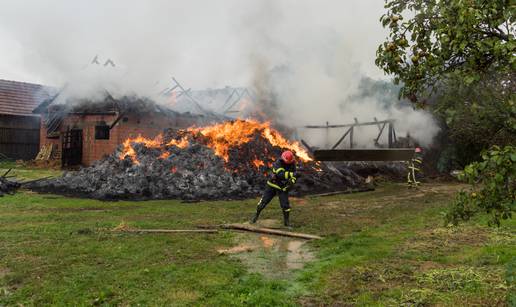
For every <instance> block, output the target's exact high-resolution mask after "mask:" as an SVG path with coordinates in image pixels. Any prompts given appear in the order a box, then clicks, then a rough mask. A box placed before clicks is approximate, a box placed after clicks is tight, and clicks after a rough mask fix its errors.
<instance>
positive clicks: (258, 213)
mask: <svg viewBox="0 0 516 307" xmlns="http://www.w3.org/2000/svg"><path fill="white" fill-rule="evenodd" d="M264 208H265V205H264V204H263V203H262V202H260V203H258V206H257V207H256V213H255V214H254V216H253V218H252V219H251V224H254V223H256V221H258V218H259V217H260V213H261V212H262V210H263V209H264Z"/></svg>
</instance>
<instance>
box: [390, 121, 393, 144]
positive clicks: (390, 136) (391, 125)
mask: <svg viewBox="0 0 516 307" xmlns="http://www.w3.org/2000/svg"><path fill="white" fill-rule="evenodd" d="M392 130H393V129H392V122H389V148H392V143H393V142H392V136H393V135H392Z"/></svg>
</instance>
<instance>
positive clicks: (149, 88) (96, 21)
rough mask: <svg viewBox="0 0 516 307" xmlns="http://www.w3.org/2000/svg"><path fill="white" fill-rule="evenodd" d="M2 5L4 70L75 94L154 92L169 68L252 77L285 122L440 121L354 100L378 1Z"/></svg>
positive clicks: (428, 130)
mask: <svg viewBox="0 0 516 307" xmlns="http://www.w3.org/2000/svg"><path fill="white" fill-rule="evenodd" d="M0 3H1V7H2V9H1V10H0V71H2V75H0V77H1V78H5V79H21V80H25V81H29V82H37V83H42V84H47V85H54V86H56V87H61V86H64V85H65V84H66V85H67V86H66V93H67V94H68V95H70V96H77V97H86V96H87V97H95V96H94V95H101V93H103V91H105V90H108V91H109V92H110V93H111V94H113V95H126V94H132V93H135V94H138V95H142V96H149V97H151V98H154V99H159V95H158V94H159V93H160V92H161V91H162V90H163V89H164V88H166V87H169V86H170V85H171V77H172V76H175V77H177V78H178V80H179V81H180V82H182V84H183V85H185V87H192V88H194V89H203V88H217V87H224V86H226V85H230V86H242V87H249V88H251V89H253V91H254V93H255V95H256V103H258V104H259V106H260V108H261V109H262V111H263V112H265V113H266V114H268V116H269V117H270V118H271V119H274V120H276V121H281V123H282V124H287V125H290V126H292V127H299V126H303V125H306V124H324V123H326V121H328V122H330V124H332V123H335V124H336V123H351V122H353V121H354V118H357V119H358V120H359V121H371V120H372V119H373V118H374V117H377V118H378V119H379V120H381V119H386V118H394V119H396V120H397V129H398V134H399V135H404V134H405V133H407V132H409V133H410V134H411V135H412V136H414V137H417V138H418V139H419V140H420V141H421V143H422V144H424V145H428V144H430V143H431V139H432V137H433V136H434V135H435V134H436V132H437V131H438V128H437V126H436V125H435V123H434V121H433V119H432V118H431V116H430V115H428V114H427V113H425V112H423V111H415V110H413V109H412V108H411V107H410V106H406V105H400V104H397V103H396V101H393V103H392V104H390V105H385V104H382V103H380V102H379V101H378V99H377V98H375V97H373V96H371V97H367V98H361V99H355V98H356V92H357V91H358V89H359V86H360V82H361V80H362V79H363V78H364V77H369V78H373V79H374V80H386V79H387V77H386V76H384V75H383V74H382V72H381V71H380V70H379V69H378V68H376V67H375V65H374V58H375V52H376V48H377V46H378V44H380V43H381V42H382V40H383V39H384V38H385V36H386V34H387V33H386V32H385V30H384V29H383V28H382V27H381V25H380V23H379V22H378V19H379V17H380V15H381V14H383V13H384V8H383V4H384V1H383V0H371V1H360V0H349V1H338V0H321V1H310V0H275V1H272V0H265V1H241V0H218V1H203V0H192V1H165V0H156V1H152V2H148V1H133V0H113V1H101V0H93V1H66V0H41V1H36V0H33V1H14V0H12V1H9V0H3V1H1V2H0ZM109 60H111V61H112V64H113V65H112V64H111V63H109ZM353 97H355V98H353ZM393 100H396V99H395V98H393ZM366 130H367V129H366ZM299 131H300V133H301V134H303V133H305V134H306V133H307V132H306V131H303V130H299ZM335 133H337V134H338V132H337V131H336V132H335ZM374 134H375V133H373V132H367V131H364V132H363V133H358V134H357V137H358V139H357V140H358V141H357V142H361V143H363V144H364V146H367V144H371V138H372V135H374ZM311 138H312V140H313V142H314V143H318V144H322V142H323V140H324V138H325V136H321V135H317V134H314V135H312V136H311Z"/></svg>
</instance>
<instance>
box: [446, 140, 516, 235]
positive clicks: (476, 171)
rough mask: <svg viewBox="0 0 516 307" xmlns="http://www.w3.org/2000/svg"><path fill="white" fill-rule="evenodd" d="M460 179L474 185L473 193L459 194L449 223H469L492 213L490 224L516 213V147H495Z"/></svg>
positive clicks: (452, 208)
mask: <svg viewBox="0 0 516 307" xmlns="http://www.w3.org/2000/svg"><path fill="white" fill-rule="evenodd" d="M460 179H461V180H463V181H465V182H467V183H470V184H471V185H472V189H473V190H472V191H471V192H468V191H464V190H463V191H461V192H459V193H458V195H457V197H456V199H455V201H454V202H453V203H452V206H451V207H450V209H449V210H448V212H447V213H446V221H447V222H448V223H453V224H455V225H456V224H457V223H458V222H459V221H460V220H468V219H469V218H470V217H471V216H473V215H475V214H476V213H478V212H485V213H487V214H491V220H490V221H489V224H490V225H497V226H500V222H501V220H504V219H508V218H511V217H512V213H513V212H514V211H516V147H514V146H505V147H504V148H500V147H498V146H493V147H492V148H491V150H489V151H484V152H483V153H482V161H481V162H474V163H472V164H470V165H468V166H467V167H466V168H465V169H464V172H463V173H462V174H461V175H460Z"/></svg>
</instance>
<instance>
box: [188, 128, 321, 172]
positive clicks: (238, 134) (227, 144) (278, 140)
mask: <svg viewBox="0 0 516 307" xmlns="http://www.w3.org/2000/svg"><path fill="white" fill-rule="evenodd" d="M189 131H191V132H194V133H201V134H202V135H204V136H205V137H207V138H208V139H209V140H210V143H209V144H208V146H209V147H211V148H212V149H213V151H214V152H215V154H216V155H218V156H219V157H221V158H223V159H224V161H226V162H227V161H228V160H229V149H230V148H231V147H234V146H239V145H242V144H244V143H247V142H249V141H250V140H251V136H252V135H253V134H254V133H255V132H260V134H261V135H262V136H263V137H264V138H266V139H267V140H268V141H269V142H270V143H271V144H272V145H274V146H278V147H281V148H283V149H288V150H292V151H294V152H295V154H296V155H297V156H298V157H299V158H300V159H301V160H302V161H305V162H306V161H312V158H310V156H309V155H308V153H307V152H306V150H304V149H303V147H301V145H300V144H299V143H298V142H289V141H288V140H287V139H285V138H284V137H283V136H282V135H281V134H280V133H279V132H278V131H276V130H274V129H273V128H271V126H270V123H269V122H265V123H260V122H258V121H255V120H236V121H232V122H224V123H220V124H215V125H212V126H207V127H201V128H190V129H189Z"/></svg>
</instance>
